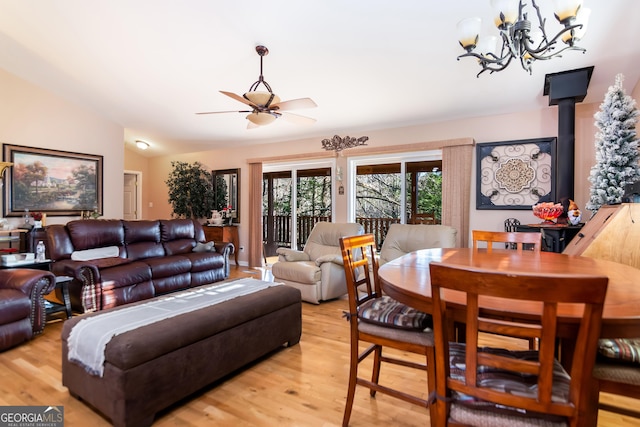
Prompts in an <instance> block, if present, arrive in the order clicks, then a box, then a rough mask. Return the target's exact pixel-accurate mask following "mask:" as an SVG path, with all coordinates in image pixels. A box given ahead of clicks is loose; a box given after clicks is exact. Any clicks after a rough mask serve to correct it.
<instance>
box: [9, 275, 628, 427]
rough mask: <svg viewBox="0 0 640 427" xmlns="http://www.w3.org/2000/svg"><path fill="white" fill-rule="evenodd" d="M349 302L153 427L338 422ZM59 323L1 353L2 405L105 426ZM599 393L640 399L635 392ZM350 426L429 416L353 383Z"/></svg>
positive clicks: (398, 375)
mask: <svg viewBox="0 0 640 427" xmlns="http://www.w3.org/2000/svg"><path fill="white" fill-rule="evenodd" d="M232 270H234V271H233V273H232V277H245V276H251V277H257V278H260V277H261V272H260V271H252V272H251V273H249V270H248V269H247V268H245V267H238V268H235V269H234V268H233V267H232ZM346 307H347V302H346V299H344V298H343V299H340V300H336V301H331V302H326V303H322V304H321V305H318V306H316V305H312V304H307V303H304V304H303V311H302V316H303V318H302V322H303V332H302V340H301V341H300V344H299V345H296V346H293V347H291V348H283V349H282V350H280V351H277V352H275V353H274V354H271V355H270V356H269V357H267V358H264V359H262V360H260V361H259V362H257V363H255V364H253V365H252V366H250V367H248V368H247V369H244V370H242V371H241V372H239V373H237V374H236V375H234V376H232V377H230V378H227V379H226V380H224V381H221V382H219V383H217V384H215V385H213V386H212V387H209V388H207V389H206V390H204V391H202V392H201V393H199V394H197V395H195V396H193V397H191V398H190V399H186V400H185V401H183V402H180V403H179V404H177V405H175V406H173V407H172V408H170V409H169V410H167V411H165V412H163V413H162V414H160V415H159V417H157V419H156V422H155V423H154V426H159V427H166V426H205V425H207V426H209V425H216V426H276V425H277V426H282V427H285V426H323V427H324V426H339V425H340V424H341V422H342V413H343V411H344V403H345V398H346V385H347V377H348V372H349V358H348V356H349V330H348V323H347V322H346V320H344V319H343V318H342V312H343V310H345V309H346ZM61 328H62V321H55V322H51V323H49V324H47V326H46V328H45V332H44V333H43V334H42V335H40V336H38V337H36V338H35V339H33V340H32V341H30V342H29V343H26V344H23V345H21V346H19V347H16V348H14V349H11V350H9V351H5V352H3V353H0V405H63V406H64V412H65V426H67V427H75V426H79V427H85V426H92V427H102V426H109V425H110V423H109V422H108V421H107V420H106V419H104V418H102V417H101V416H100V415H98V414H97V413H96V412H94V411H93V410H91V409H90V408H89V407H87V406H86V405H85V404H84V403H82V402H80V401H78V400H76V399H74V398H73V397H71V396H70V395H69V393H68V391H67V389H66V387H63V386H62V375H61V371H60V365H61V362H60V360H61V349H60V331H61ZM487 344H489V345H491V342H489V341H488V342H487ZM522 345H523V346H526V344H525V343H523V344H522ZM406 357H415V356H413V355H407V356H406ZM366 368H369V366H366ZM381 381H383V382H384V381H386V382H387V383H388V384H392V385H393V386H394V387H403V388H405V389H407V390H408V391H411V392H414V393H422V394H423V395H426V394H427V393H426V390H427V382H426V378H420V377H417V376H415V372H412V371H410V372H407V370H406V369H404V368H401V367H394V366H384V367H383V369H382V375H381ZM603 399H606V400H607V401H609V402H614V403H615V404H623V405H626V406H629V407H635V408H637V407H638V406H640V401H638V400H634V399H623V398H620V397H614V396H603ZM350 425H351V426H353V427H357V426H400V427H412V426H421V427H424V426H426V425H429V415H428V411H427V410H426V409H423V408H419V407H416V406H413V405H410V404H408V403H405V402H402V401H399V400H397V399H393V398H391V397H388V396H384V395H380V394H378V395H377V397H376V398H371V397H370V396H369V393H368V390H367V389H364V388H362V387H358V388H357V391H356V398H355V402H354V408H353V414H352V416H351V423H350ZM598 425H599V426H601V427H614V426H615V427H629V426H640V420H638V419H632V418H626V417H622V416H619V415H615V414H611V413H607V412H603V411H601V412H600V417H599V423H598Z"/></svg>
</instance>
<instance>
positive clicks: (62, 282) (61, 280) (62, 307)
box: [44, 276, 73, 320]
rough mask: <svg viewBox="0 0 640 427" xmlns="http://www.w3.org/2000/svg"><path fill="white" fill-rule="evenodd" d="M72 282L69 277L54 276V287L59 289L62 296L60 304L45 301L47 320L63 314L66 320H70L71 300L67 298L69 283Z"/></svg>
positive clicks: (71, 278)
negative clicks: (57, 314)
mask: <svg viewBox="0 0 640 427" xmlns="http://www.w3.org/2000/svg"><path fill="white" fill-rule="evenodd" d="M71 280H73V277H71V276H56V287H55V289H60V291H61V294H62V304H61V303H58V302H54V301H49V300H45V303H44V304H45V309H46V311H47V320H49V318H50V317H51V316H52V315H54V314H56V313H61V312H65V313H66V315H67V319H71V316H72V313H71V299H70V298H69V283H70V282H71ZM55 289H54V292H55Z"/></svg>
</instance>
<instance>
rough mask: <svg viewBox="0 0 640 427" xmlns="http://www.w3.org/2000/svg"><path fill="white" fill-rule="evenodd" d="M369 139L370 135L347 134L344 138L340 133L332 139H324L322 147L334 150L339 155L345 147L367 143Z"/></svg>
mask: <svg viewBox="0 0 640 427" xmlns="http://www.w3.org/2000/svg"><path fill="white" fill-rule="evenodd" d="M368 140H369V137H368V136H361V137H360V138H354V137H351V136H345V137H344V138H341V137H339V136H338V135H334V136H333V138H331V139H328V138H326V139H323V140H322V148H324V149H325V150H327V151H332V150H333V151H335V152H336V155H337V154H338V153H340V152H341V151H342V150H344V149H347V148H353V147H358V146H360V145H367V144H366V142H367V141H368Z"/></svg>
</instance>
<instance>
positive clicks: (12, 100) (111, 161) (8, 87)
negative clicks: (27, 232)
mask: <svg viewBox="0 0 640 427" xmlns="http://www.w3.org/2000/svg"><path fill="white" fill-rule="evenodd" d="M0 99H2V102H0V142H2V143H3V144H12V145H22V146H27V147H37V148H49V149H55V150H63V151H70V152H75V153H83V154H93V155H101V156H104V161H103V170H104V186H103V197H104V200H103V205H104V209H103V211H104V218H121V217H122V209H123V207H122V205H123V202H122V200H123V198H122V192H123V170H124V167H123V165H124V142H123V141H124V129H123V127H122V126H120V125H118V124H116V123H113V122H111V121H108V120H106V119H104V118H102V117H100V116H98V115H97V114H95V113H94V112H92V111H90V110H89V109H87V108H83V107H81V106H79V105H77V104H74V103H71V102H69V101H66V100H64V99H62V98H61V97H59V96H57V95H55V94H53V93H51V92H49V91H46V90H44V89H42V88H40V87H37V86H35V85H33V84H31V83H29V82H27V81H25V80H23V79H21V78H18V77H16V76H15V75H13V74H11V73H8V72H7V71H5V70H2V69H0ZM71 219H77V217H73V218H72V217H52V216H51V215H48V216H47V224H55V223H66V222H67V221H69V220H71ZM9 221H10V222H11V223H12V224H18V223H21V222H22V219H21V218H9Z"/></svg>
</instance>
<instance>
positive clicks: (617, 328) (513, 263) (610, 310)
mask: <svg viewBox="0 0 640 427" xmlns="http://www.w3.org/2000/svg"><path fill="white" fill-rule="evenodd" d="M432 261H439V262H441V263H443V264H445V265H449V266H453V267H455V266H462V267H473V268H474V269H476V270H480V271H484V270H486V271H487V272H496V271H501V272H510V273H535V274H539V275H554V276H562V275H583V276H586V277H588V276H607V277H608V278H609V285H608V287H607V295H606V298H605V303H604V310H603V316H602V330H601V333H600V336H601V337H602V338H616V337H617V338H637V337H640V269H637V268H634V267H631V266H628V265H624V264H618V263H615V262H612V261H605V260H599V259H593V258H588V257H582V256H575V255H564V254H559V253H554V252H537V253H535V252H533V251H523V252H522V253H518V252H517V251H515V250H507V249H502V250H499V249H494V250H493V251H491V252H488V251H487V250H486V249H476V250H474V249H471V248H450V249H423V250H419V251H415V252H411V253H409V254H407V255H404V256H402V257H400V258H397V259H395V260H393V261H390V262H388V263H386V264H384V265H383V266H381V267H380V268H379V270H378V274H379V279H380V282H381V286H382V289H383V291H384V292H385V293H386V294H388V295H389V296H391V297H392V298H395V299H396V300H398V301H400V302H402V303H405V304H407V305H410V306H412V307H415V308H417V309H419V310H422V311H425V312H427V313H429V312H431V311H432V301H431V283H430V282H431V281H430V273H429V264H430V263H431V262H432ZM442 297H443V298H444V299H445V300H446V301H447V306H448V307H449V306H452V307H454V308H453V313H454V318H457V320H458V321H461V322H464V317H463V316H462V314H461V313H462V312H463V310H462V308H464V305H465V300H464V296H463V295H462V294H461V293H459V292H455V291H451V290H444V291H443V293H442ZM479 306H480V311H481V314H482V315H485V316H491V317H496V318H509V319H511V320H517V321H524V322H526V321H527V319H530V318H532V317H538V316H539V315H540V313H541V305H540V304H538V303H532V302H525V301H514V300H509V304H508V305H505V303H504V300H499V299H495V298H493V299H492V298H487V297H485V298H483V299H481V300H480V301H479ZM455 307H459V308H461V309H460V310H456V309H455ZM458 315H459V317H458ZM581 315H582V307H581V306H577V305H575V306H572V305H567V304H561V305H559V306H558V331H557V332H558V337H559V351H560V354H559V360H560V362H561V363H562V364H563V365H564V366H565V367H567V368H570V366H571V361H572V359H573V355H574V347H575V338H576V336H577V333H576V332H577V327H576V325H577V324H578V322H579V318H580V316H581ZM589 398H590V399H593V401H592V402H590V403H587V404H586V407H588V408H597V407H598V395H597V393H596V394H592V395H591V396H590V397H589ZM597 414H598V411H597V410H593V411H591V412H590V413H589V414H587V415H586V418H585V425H588V426H596V425H597V418H598V415H597Z"/></svg>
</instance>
